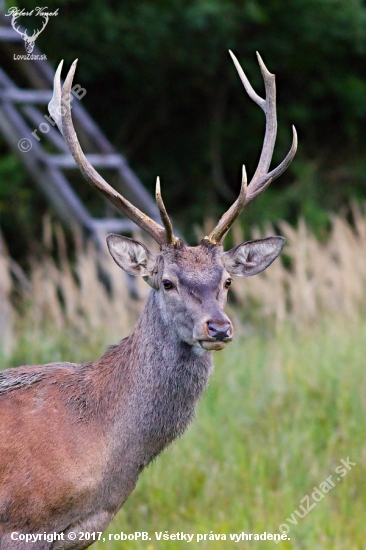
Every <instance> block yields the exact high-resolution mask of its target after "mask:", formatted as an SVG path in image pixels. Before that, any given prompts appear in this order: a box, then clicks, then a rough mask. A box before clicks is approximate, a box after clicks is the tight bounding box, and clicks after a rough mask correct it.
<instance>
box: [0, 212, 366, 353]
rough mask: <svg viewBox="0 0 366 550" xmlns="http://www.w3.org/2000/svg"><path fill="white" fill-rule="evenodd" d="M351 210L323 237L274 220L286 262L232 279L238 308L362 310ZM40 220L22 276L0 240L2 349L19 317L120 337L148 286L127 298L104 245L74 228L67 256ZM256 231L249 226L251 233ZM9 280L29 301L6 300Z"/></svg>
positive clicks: (363, 223)
mask: <svg viewBox="0 0 366 550" xmlns="http://www.w3.org/2000/svg"><path fill="white" fill-rule="evenodd" d="M352 212H353V224H352V226H351V225H350V224H349V223H348V222H347V221H346V220H345V219H344V218H343V217H341V216H333V217H332V218H331V230H330V232H329V235H328V238H327V240H326V242H323V243H321V242H319V241H318V240H317V238H316V237H315V236H314V234H313V233H312V232H311V231H310V230H309V228H308V227H307V226H306V224H305V223H304V221H303V220H300V221H299V223H298V226H297V228H293V227H291V226H290V225H289V224H287V223H286V222H281V223H279V227H280V230H281V234H282V235H283V236H284V237H285V238H286V245H285V249H284V258H285V260H286V261H285V262H284V261H279V260H277V261H276V262H274V263H273V264H272V265H271V266H270V268H269V269H268V270H267V271H265V272H264V273H262V274H260V275H257V276H255V277H250V278H248V279H246V280H245V281H244V280H237V281H236V282H235V285H234V293H235V297H236V300H237V302H238V307H239V308H240V309H243V310H245V309H247V310H248V306H249V311H253V310H254V311H256V312H257V313H258V315H259V316H260V317H263V316H265V317H267V318H268V317H269V318H272V319H275V321H276V323H277V324H281V323H282V322H283V321H286V320H290V321H291V322H294V323H297V324H301V323H303V322H314V321H315V320H317V319H319V318H322V317H323V316H324V315H327V314H331V315H335V314H337V315H341V316H342V317H344V318H345V319H353V318H357V316H358V315H359V314H360V313H363V312H365V311H366V292H365V290H366V261H365V259H366V215H365V213H364V212H362V211H361V209H360V208H359V207H357V206H355V205H354V206H353V207H352ZM44 227H45V231H44V245H45V250H46V251H47V253H45V254H44V255H43V256H42V257H41V258H39V259H37V260H36V259H32V261H31V262H30V270H29V276H28V282H27V283H25V282H24V281H25V277H23V281H21V277H19V276H17V274H16V273H15V276H14V262H12V260H11V258H9V255H8V254H7V251H6V247H5V245H4V243H3V242H2V240H1V239H0V339H1V345H2V349H3V351H4V353H9V352H10V351H11V348H12V345H13V343H14V341H15V338H14V326H15V325H16V324H17V321H18V320H19V318H22V319H24V316H25V317H26V319H27V320H29V321H30V322H32V323H33V324H34V325H35V326H39V327H41V325H42V323H44V322H45V321H47V322H48V323H52V324H53V325H54V326H55V327H57V328H58V329H62V328H63V327H65V326H68V327H72V328H73V329H75V330H76V331H78V333H80V335H82V336H85V337H87V336H88V334H90V332H91V331H97V332H104V333H108V338H109V339H110V341H115V340H118V339H119V338H121V337H122V336H125V335H126V334H127V333H128V332H129V330H130V329H131V327H132V326H133V324H134V323H135V321H136V319H137V317H138V315H139V313H140V311H141V309H142V307H143V303H144V300H145V297H146V295H147V293H148V287H147V285H146V284H145V283H144V282H143V281H140V280H139V279H136V284H137V287H136V288H137V293H138V295H139V296H140V298H139V299H134V298H132V297H131V292H130V291H129V289H128V285H127V284H126V276H125V275H124V274H123V273H122V272H121V270H120V269H119V268H118V267H117V266H116V265H115V263H114V262H113V260H112V259H111V257H110V256H109V254H107V252H105V253H101V252H97V251H96V250H95V247H94V246H93V244H92V243H91V242H89V243H87V244H86V245H85V244H83V243H82V241H81V239H80V238H79V237H78V236H77V235H75V252H76V253H75V261H73V262H71V261H70V260H69V258H68V255H67V252H66V242H65V236H64V233H63V231H62V229H61V228H60V226H57V225H55V226H54V227H52V226H51V224H50V222H49V220H46V221H45V224H44ZM264 234H265V235H267V234H268V235H271V234H274V232H273V229H272V228H269V227H268V228H267V229H266V231H265V232H264ZM259 236H261V235H260V234H259V232H258V231H253V238H256V237H259ZM262 236H263V235H262ZM139 238H141V235H140V236H139ZM233 240H234V243H235V244H239V243H240V242H242V241H243V235H242V231H241V229H240V227H239V225H237V226H236V227H235V228H234V231H233ZM52 243H56V244H54V245H52ZM149 245H150V243H149ZM19 281H20V282H21V283H22V284H20V283H19ZM14 287H16V289H17V296H19V295H20V296H21V298H22V299H21V302H23V303H26V302H28V307H27V308H26V309H25V310H24V307H21V308H20V309H21V313H19V307H18V308H17V309H16V308H14V306H13V305H12V299H11V297H12V294H13V293H14ZM24 311H26V313H25V314H24ZM237 311H239V310H238V309H237Z"/></svg>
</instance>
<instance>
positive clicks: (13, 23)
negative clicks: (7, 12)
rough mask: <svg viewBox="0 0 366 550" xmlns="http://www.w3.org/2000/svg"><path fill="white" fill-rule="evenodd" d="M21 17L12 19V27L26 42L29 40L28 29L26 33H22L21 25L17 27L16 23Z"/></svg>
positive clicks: (15, 16)
mask: <svg viewBox="0 0 366 550" xmlns="http://www.w3.org/2000/svg"><path fill="white" fill-rule="evenodd" d="M18 17H19V15H18V16H17V15H13V17H12V18H11V26H12V27H13V29H14V30H15V32H17V33H18V34H20V36H21V37H22V38H23V40H25V39H26V38H28V35H27V29H25V31H24V32H22V31H21V30H20V25H19V26H18V27H16V26H15V21H16V20H17V19H18Z"/></svg>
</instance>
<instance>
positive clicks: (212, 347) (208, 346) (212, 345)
mask: <svg viewBox="0 0 366 550" xmlns="http://www.w3.org/2000/svg"><path fill="white" fill-rule="evenodd" d="M200 345H201V347H202V348H203V349H205V350H207V351H219V350H220V349H224V347H225V346H226V342H222V341H219V340H212V341H209V340H201V341H200Z"/></svg>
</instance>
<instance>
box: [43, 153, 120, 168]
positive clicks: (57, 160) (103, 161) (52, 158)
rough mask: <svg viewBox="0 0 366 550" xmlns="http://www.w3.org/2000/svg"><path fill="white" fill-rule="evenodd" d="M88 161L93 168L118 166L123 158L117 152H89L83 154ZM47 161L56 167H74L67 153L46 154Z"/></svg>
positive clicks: (74, 164) (71, 158) (74, 163)
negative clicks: (104, 153)
mask: <svg viewBox="0 0 366 550" xmlns="http://www.w3.org/2000/svg"><path fill="white" fill-rule="evenodd" d="M85 156H86V158H87V159H88V161H89V162H90V164H91V165H92V166H94V167H95V168H119V167H120V166H121V165H122V164H123V160H122V159H121V157H120V156H119V155H117V154H115V155H114V154H112V155H103V154H90V155H85ZM47 159H48V161H49V162H50V163H51V164H52V165H53V166H57V167H58V168H76V167H77V165H76V162H75V160H74V159H73V157H72V156H71V155H69V154H66V155H47Z"/></svg>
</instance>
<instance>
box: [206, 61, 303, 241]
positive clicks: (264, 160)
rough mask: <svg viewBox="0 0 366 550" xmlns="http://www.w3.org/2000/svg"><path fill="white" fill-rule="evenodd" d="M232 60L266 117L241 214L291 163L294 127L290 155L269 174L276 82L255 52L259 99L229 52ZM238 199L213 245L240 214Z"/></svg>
mask: <svg viewBox="0 0 366 550" xmlns="http://www.w3.org/2000/svg"><path fill="white" fill-rule="evenodd" d="M229 53H230V55H231V58H232V60H233V62H234V64H235V67H236V70H237V71H238V74H239V77H240V79H241V81H242V83H243V86H244V88H245V90H246V92H247V94H248V95H249V97H250V98H251V99H252V100H253V101H254V102H255V103H257V105H259V106H260V107H261V109H262V110H263V111H264V113H265V116H266V131H265V135H264V141H263V147H262V152H261V156H260V159H259V162H258V167H257V169H256V171H255V173H254V176H253V178H252V180H251V182H250V184H249V185H248V191H247V194H246V198H245V201H244V203H242V206H241V210H243V208H244V207H245V206H246V205H247V204H249V203H250V201H252V200H253V199H254V198H255V197H257V196H258V195H260V194H261V193H263V191H265V189H267V187H268V186H269V185H270V183H271V182H272V181H273V180H275V179H276V178H278V177H279V176H280V175H281V174H282V173H283V172H284V171H285V170H286V168H287V167H288V165H289V164H290V163H291V161H292V159H293V158H294V156H295V153H296V149H297V134H296V130H295V127H294V126H293V127H292V132H293V139H292V146H291V149H290V151H289V152H288V153H287V155H286V157H285V159H284V160H283V161H282V162H281V164H280V165H279V166H277V167H276V168H274V169H273V170H272V171H271V172H268V169H269V167H270V164H271V161H272V155H273V150H274V146H275V142H276V135H277V115H276V82H275V75H274V74H272V73H270V72H269V71H268V69H267V67H266V66H265V64H264V63H263V60H262V58H261V56H260V55H259V53H258V52H257V58H258V63H259V66H260V69H261V73H262V76H263V80H264V86H265V91H266V99H263V98H261V97H260V96H259V95H258V94H257V93H256V92H255V91H254V90H253V88H252V86H251V84H250V82H249V80H248V78H247V77H246V75H245V73H244V71H243V69H242V68H241V66H240V63H239V61H238V60H237V58H236V57H235V55H234V54H233V53H232V52H231V51H229ZM238 201H239V199H237V201H236V202H235V203H234V204H233V205H232V206H231V208H229V210H228V211H227V212H226V213H225V214H224V215H223V216H222V218H221V219H220V221H219V223H218V224H217V226H216V227H215V229H214V230H213V231H212V232H211V233H210V235H209V237H208V239H209V240H210V241H211V242H213V243H215V244H216V243H221V242H222V241H223V239H224V237H225V235H226V233H227V232H228V231H229V229H230V227H231V226H232V224H233V223H234V221H235V220H236V218H237V217H238V215H239V214H240V212H241V210H240V211H238V209H239V202H238Z"/></svg>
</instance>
